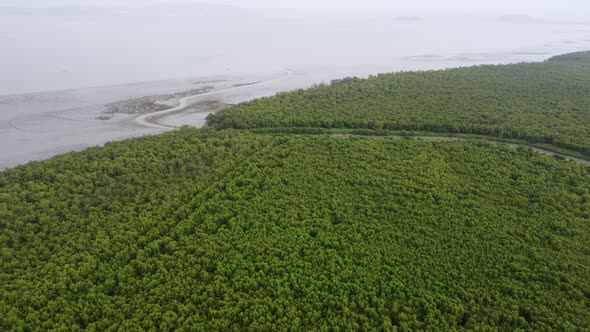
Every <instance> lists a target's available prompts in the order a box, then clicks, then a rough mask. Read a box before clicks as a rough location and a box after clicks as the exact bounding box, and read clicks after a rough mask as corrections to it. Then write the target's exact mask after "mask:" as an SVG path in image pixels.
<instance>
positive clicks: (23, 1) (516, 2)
mask: <svg viewBox="0 0 590 332" xmlns="http://www.w3.org/2000/svg"><path fill="white" fill-rule="evenodd" d="M203 2H207V3H212V4H229V5H235V6H240V7H249V8H275V9H298V10H306V11H309V10H313V11H322V12H330V11H333V12H342V11H345V12H359V11H362V12H383V11H387V12H398V13H419V12H428V13H437V12H442V13H502V14H531V15H532V14H534V15H543V16H550V15H552V14H560V15H563V14H568V13H570V14H572V15H581V14H583V13H590V1H588V0H559V1H556V0H494V1H474V0H445V1H440V0H0V6H1V5H4V6H19V7H24V6H33V7H38V6H43V7H53V6H64V5H68V6H69V5H75V6H96V7H105V6H107V7H108V6H118V7H121V6H149V5H153V4H191V3H203Z"/></svg>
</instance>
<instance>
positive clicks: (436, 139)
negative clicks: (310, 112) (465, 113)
mask: <svg viewBox="0 0 590 332" xmlns="http://www.w3.org/2000/svg"><path fill="white" fill-rule="evenodd" d="M329 136H331V137H370V138H388V139H392V140H402V139H412V138H414V139H419V140H423V141H430V142H454V141H477V142H484V143H488V144H495V145H504V146H508V147H511V148H513V149H516V148H518V147H519V146H526V147H529V148H531V149H532V150H533V151H535V152H536V153H540V154H544V155H547V156H552V157H562V158H565V159H566V160H572V161H575V162H577V163H578V164H580V165H585V166H590V161H588V160H584V159H581V158H576V157H572V156H568V155H565V154H562V153H557V152H553V151H549V150H545V149H541V148H538V147H534V146H530V145H526V144H516V143H509V142H501V141H494V140H490V139H477V138H463V137H446V136H399V135H389V136H378V135H369V136H365V135H354V134H329Z"/></svg>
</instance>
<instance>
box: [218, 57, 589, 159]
mask: <svg viewBox="0 0 590 332" xmlns="http://www.w3.org/2000/svg"><path fill="white" fill-rule="evenodd" d="M589 110H590V53H589V52H582V53H573V54H570V55H564V56H560V57H555V58H552V59H550V60H548V61H546V62H543V63H520V64H511V65H502V66H492V65H485V66H475V67H468V68H455V69H448V70H438V71H423V72H401V73H393V74H380V75H377V76H373V77H370V78H369V79H358V78H347V79H342V80H335V81H332V84H330V85H320V86H317V87H315V88H313V89H309V90H297V91H293V92H287V93H281V94H279V95H277V96H275V97H271V98H262V99H258V100H255V101H252V102H249V103H244V104H242V105H239V106H237V107H233V108H230V109H227V110H225V111H222V112H219V113H217V114H214V115H211V116H210V124H211V125H212V126H214V127H216V128H239V129H243V128H269V127H270V128H293V127H300V128H309V127H312V128H314V127H315V128H353V129H373V130H418V131H431V132H439V133H467V134H481V135H487V136H493V137H503V138H511V139H524V140H527V141H528V142H530V143H542V144H550V145H553V146H555V147H559V148H565V149H569V150H572V151H577V152H580V153H582V154H584V155H586V156H590V111H589Z"/></svg>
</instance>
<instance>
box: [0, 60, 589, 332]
mask: <svg viewBox="0 0 590 332" xmlns="http://www.w3.org/2000/svg"><path fill="white" fill-rule="evenodd" d="M587 58H588V54H587V53H580V54H572V55H566V56H563V57H556V58H554V59H552V60H550V61H548V62H546V63H542V64H518V65H509V66H481V67H473V68H463V69H453V70H446V71H438V72H421V73H402V74H388V75H379V76H377V77H373V78H370V79H368V80H359V79H344V80H341V81H338V82H334V83H333V84H332V85H331V86H320V87H316V88H314V89H311V90H309V91H296V92H292V93H283V94H280V95H278V96H277V97H274V98H266V99H262V100H258V101H254V102H250V103H246V104H243V105H238V106H236V107H234V108H232V109H230V110H228V111H225V112H222V113H219V114H217V115H215V116H213V117H212V118H211V120H210V121H211V126H210V127H208V128H204V129H191V128H182V129H180V130H177V131H174V132H170V133H166V134H163V135H158V136H151V137H143V138H137V139H130V140H126V141H122V142H116V143H109V144H107V145H105V146H104V147H96V148H91V149H88V150H85V151H82V152H77V153H70V154H66V155H63V156H58V157H55V158H53V159H51V160H47V161H43V162H34V163H29V164H27V165H23V166H19V167H16V168H13V169H10V170H6V171H3V172H0V330H2V331H42V330H58V331H78V330H88V331H144V330H148V331H172V330H181V331H232V330H233V331H241V330H253V331H261V330H264V331H269V330H270V331H274V330H296V331H308V330H320V331H359V330H363V331H364V330H386V331H463V330H477V331H496V330H502V331H554V330H556V331H585V330H590V246H589V245H588V244H589V243H590V168H589V167H587V166H583V165H579V164H578V163H576V162H573V161H566V160H562V159H559V158H553V157H549V156H545V155H540V154H537V153H535V152H534V151H533V150H532V149H530V148H528V147H523V146H521V147H518V148H512V147H508V146H503V145H495V144H489V143H486V142H484V141H477V140H471V141H422V140H418V139H412V138H408V139H401V140H393V139H391V138H388V137H366V136H355V135H305V134H301V133H304V132H310V133H316V134H317V133H319V132H320V131H319V130H320V129H321V128H324V127H326V128H340V127H343V128H357V129H359V130H360V129H362V130H372V129H373V128H376V129H379V130H389V129H388V128H391V129H409V130H414V129H416V130H418V129H419V130H433V131H453V132H455V131H457V132H470V133H485V134H486V135H488V134H489V135H499V136H503V137H520V138H524V139H527V140H529V141H531V142H532V141H534V140H538V141H543V142H551V144H557V145H558V146H565V147H567V148H569V149H572V150H577V151H580V152H583V153H587V152H588V150H586V149H587V148H588V147H590V136H589V135H588V134H589V132H588V131H589V130H590V129H589V128H590V127H589V126H588V125H589V123H588V121H589V120H590V109H589V108H588V106H589V105H590V103H589V102H590V95H588V90H589V89H590V81H589V80H588V78H589V77H590V67H589V66H590V64H587V63H586V59H587ZM275 126H276V127H275ZM449 126H450V127H449ZM232 128H238V129H240V128H258V129H264V128H274V129H277V130H276V131H277V132H280V131H281V130H284V132H289V130H291V131H293V132H298V133H299V134H297V135H294V134H286V133H274V134H271V133H268V132H267V133H261V132H264V130H259V131H258V132H254V131H249V130H237V129H232ZM297 129H302V130H297ZM269 131H271V130H269Z"/></svg>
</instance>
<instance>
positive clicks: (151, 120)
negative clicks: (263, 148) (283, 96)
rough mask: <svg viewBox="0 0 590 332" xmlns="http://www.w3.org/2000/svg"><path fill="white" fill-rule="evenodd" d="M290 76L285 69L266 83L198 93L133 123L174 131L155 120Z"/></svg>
mask: <svg viewBox="0 0 590 332" xmlns="http://www.w3.org/2000/svg"><path fill="white" fill-rule="evenodd" d="M291 76H293V72H292V71H291V70H288V69H287V70H285V75H283V76H280V77H278V78H273V79H270V80H266V81H260V82H256V83H252V84H248V85H239V86H233V87H231V88H227V89H220V90H216V91H211V92H205V93H200V94H196V95H192V96H187V97H184V98H181V99H179V101H178V105H177V106H175V107H172V108H169V109H166V110H163V111H158V112H152V113H146V114H142V115H140V116H138V117H136V118H135V122H136V123H137V124H138V125H141V126H143V127H148V128H155V129H163V130H170V129H174V128H177V127H176V126H170V125H166V124H163V123H160V122H158V121H156V118H158V117H161V116H163V115H166V114H169V113H173V112H178V111H180V110H182V109H185V108H187V107H189V106H191V105H192V104H194V103H195V100H196V99H199V98H201V97H207V96H212V95H216V94H220V93H223V92H227V91H235V90H238V89H245V88H248V87H251V86H255V85H260V84H263V83H270V82H276V81H281V80H285V79H288V78H289V77H291Z"/></svg>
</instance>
